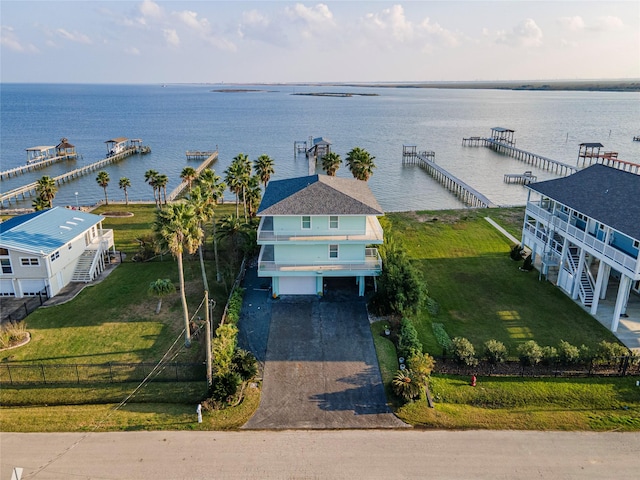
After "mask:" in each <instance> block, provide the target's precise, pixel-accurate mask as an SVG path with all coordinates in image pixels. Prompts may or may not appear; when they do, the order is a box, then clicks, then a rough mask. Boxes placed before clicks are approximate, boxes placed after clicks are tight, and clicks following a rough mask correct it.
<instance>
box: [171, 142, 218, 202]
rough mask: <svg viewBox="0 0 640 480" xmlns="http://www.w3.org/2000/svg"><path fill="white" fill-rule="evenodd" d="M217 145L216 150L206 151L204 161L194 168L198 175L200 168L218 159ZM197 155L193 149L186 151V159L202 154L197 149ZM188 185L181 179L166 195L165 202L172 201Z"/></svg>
mask: <svg viewBox="0 0 640 480" xmlns="http://www.w3.org/2000/svg"><path fill="white" fill-rule="evenodd" d="M217 148H218V147H217V146H216V150H213V151H207V152H206V153H207V154H208V157H207V158H205V159H204V161H203V162H202V163H201V164H200V165H198V167H197V168H196V174H198V175H200V172H202V170H204V169H205V168H207V167H208V166H210V165H211V164H213V163H214V162H215V161H216V160H218V150H217ZM197 153H198V154H199V155H194V152H193V151H191V150H190V151H188V152H187V159H190V158H196V157H202V156H203V152H202V151H198V152H197ZM188 186H189V182H187V181H183V182H181V183H180V185H178V186H177V187H176V188H174V189H173V190H172V191H171V193H170V194H169V195H167V202H173V201H174V200H175V199H176V198H178V196H180V194H182V193H183V192H184V191H185V189H186V188H187V187H188Z"/></svg>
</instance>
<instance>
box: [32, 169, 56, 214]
mask: <svg viewBox="0 0 640 480" xmlns="http://www.w3.org/2000/svg"><path fill="white" fill-rule="evenodd" d="M57 191H58V187H57V186H56V181H55V180H54V179H53V178H51V177H50V176H49V175H44V176H43V177H42V178H40V179H38V180H37V181H36V193H37V194H38V197H40V198H41V199H42V202H41V204H40V205H41V206H44V205H46V207H45V208H51V207H52V206H53V199H54V198H55V196H56V192H57Z"/></svg>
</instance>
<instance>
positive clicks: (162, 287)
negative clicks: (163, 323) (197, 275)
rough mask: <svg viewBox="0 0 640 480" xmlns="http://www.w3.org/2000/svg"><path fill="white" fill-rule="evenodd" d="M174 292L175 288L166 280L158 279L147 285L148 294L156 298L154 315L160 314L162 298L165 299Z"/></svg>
mask: <svg viewBox="0 0 640 480" xmlns="http://www.w3.org/2000/svg"><path fill="white" fill-rule="evenodd" d="M175 291H176V287H175V285H174V284H173V282H172V281H171V280H169V279H168V278H159V279H157V280H156V281H154V282H151V283H150V284H149V293H150V294H151V295H155V296H156V297H158V305H157V306H156V315H157V314H158V313H160V309H161V308H162V297H166V296H167V295H170V294H172V293H174V292H175Z"/></svg>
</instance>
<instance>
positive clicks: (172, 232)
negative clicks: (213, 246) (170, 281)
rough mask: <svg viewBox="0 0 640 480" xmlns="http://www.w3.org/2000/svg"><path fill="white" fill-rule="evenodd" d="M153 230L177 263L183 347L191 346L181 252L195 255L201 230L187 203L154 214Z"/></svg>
mask: <svg viewBox="0 0 640 480" xmlns="http://www.w3.org/2000/svg"><path fill="white" fill-rule="evenodd" d="M153 230H154V231H155V232H156V235H157V236H158V239H159V240H160V243H161V245H162V246H163V247H165V248H168V249H169V250H170V251H171V253H172V254H173V256H174V257H175V258H176V259H177V261H178V279H179V282H180V299H181V301H182V313H183V316H184V327H185V341H184V343H185V346H186V347H190V346H191V332H190V330H189V307H188V305H187V296H186V294H185V291H184V267H183V262H182V255H183V252H185V251H186V252H187V253H189V254H193V253H195V251H196V250H197V249H198V245H199V244H200V242H201V241H202V229H201V228H200V227H199V226H198V221H197V218H196V214H195V211H194V210H193V206H192V205H189V204H188V203H170V204H168V205H165V207H164V208H162V209H161V210H158V211H157V212H156V220H155V222H154V224H153Z"/></svg>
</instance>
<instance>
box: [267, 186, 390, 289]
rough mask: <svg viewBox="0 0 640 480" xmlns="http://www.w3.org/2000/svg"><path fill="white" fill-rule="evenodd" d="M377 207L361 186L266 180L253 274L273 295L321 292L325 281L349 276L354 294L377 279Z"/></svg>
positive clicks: (379, 234) (379, 233)
mask: <svg viewBox="0 0 640 480" xmlns="http://www.w3.org/2000/svg"><path fill="white" fill-rule="evenodd" d="M380 215H384V212H383V211H382V208H381V207H380V205H379V204H378V202H377V200H376V199H375V197H374V196H373V193H371V190H370V189H369V186H368V185H367V183H366V182H363V181H361V180H355V179H351V178H340V177H330V176H327V175H311V176H308V177H298V178H290V179H287V180H276V181H271V182H269V184H268V186H267V188H266V190H265V192H264V196H263V198H262V202H261V203H260V208H259V209H258V216H259V217H261V218H260V226H259V227H258V244H259V245H261V248H260V257H259V260H258V276H260V277H271V279H272V283H271V286H272V289H273V295H290V294H302V295H309V294H312V295H315V294H321V293H323V292H324V279H325V278H327V277H353V278H354V282H355V283H357V285H358V289H359V295H360V296H362V295H364V286H365V278H366V277H372V276H377V275H379V274H380V271H381V270H382V261H381V260H380V256H379V254H378V250H377V249H376V248H370V247H368V245H372V244H381V243H382V241H383V231H382V227H381V226H380V222H379V221H378V218H377V217H378V216H380Z"/></svg>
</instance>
